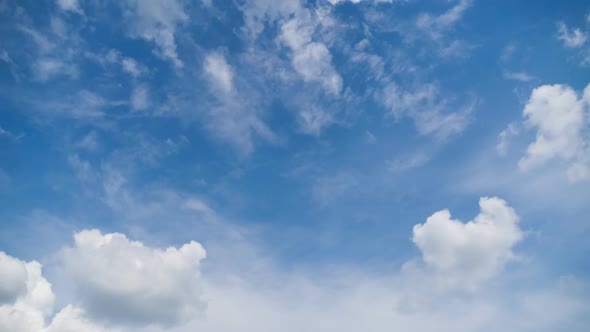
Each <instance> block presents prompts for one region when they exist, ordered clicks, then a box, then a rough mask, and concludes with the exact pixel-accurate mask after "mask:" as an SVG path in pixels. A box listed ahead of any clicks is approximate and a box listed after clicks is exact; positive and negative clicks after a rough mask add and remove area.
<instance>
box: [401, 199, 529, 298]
mask: <svg viewBox="0 0 590 332" xmlns="http://www.w3.org/2000/svg"><path fill="white" fill-rule="evenodd" d="M479 207H480V213H479V214H478V215H477V216H476V217H475V219H473V220H472V221H469V222H467V223H463V222H461V221H459V220H455V219H452V218H451V213H450V212H449V210H442V211H439V212H436V213H434V214H433V215H432V216H430V217H428V219H426V222H425V223H423V224H418V225H415V226H414V229H413V238H412V241H414V243H415V244H416V246H418V248H419V249H420V251H421V252H422V258H423V260H424V262H425V263H426V265H427V266H428V267H430V268H432V269H433V270H434V271H435V272H436V273H437V277H438V280H439V281H440V283H441V285H442V286H443V287H444V288H458V289H467V290H474V289H476V288H477V287H478V286H479V285H480V284H481V283H482V282H484V281H487V280H488V279H490V278H492V277H493V276H495V275H496V274H497V273H498V272H499V271H500V270H501V269H502V267H503V266H504V265H505V264H506V263H507V262H508V261H510V260H511V259H513V258H514V254H513V253H512V247H513V246H514V245H515V244H516V243H517V242H519V241H520V240H521V239H522V236H523V235H522V232H521V231H520V229H519V227H518V221H519V218H518V215H517V214H516V213H515V212H514V210H513V209H512V208H511V207H509V206H508V204H507V203H506V202H505V201H504V200H502V199H500V198H497V197H491V198H488V197H483V198H481V199H480V200H479Z"/></svg>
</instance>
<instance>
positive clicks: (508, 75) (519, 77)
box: [502, 71, 535, 82]
mask: <svg viewBox="0 0 590 332" xmlns="http://www.w3.org/2000/svg"><path fill="white" fill-rule="evenodd" d="M502 76H503V77H504V78H505V79H507V80H514V81H520V82H530V81H532V80H534V79H535V77H534V76H531V75H529V74H527V73H526V72H524V71H518V72H513V71H504V72H503V73H502Z"/></svg>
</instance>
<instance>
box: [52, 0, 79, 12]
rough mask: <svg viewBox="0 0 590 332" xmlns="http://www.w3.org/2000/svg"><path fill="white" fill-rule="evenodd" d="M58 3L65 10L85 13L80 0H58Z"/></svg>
mask: <svg viewBox="0 0 590 332" xmlns="http://www.w3.org/2000/svg"><path fill="white" fill-rule="evenodd" d="M57 5H58V6H59V8H60V9H61V10H63V11H71V12H74V13H78V14H83V12H82V9H81V8H80V3H79V2H78V0H57Z"/></svg>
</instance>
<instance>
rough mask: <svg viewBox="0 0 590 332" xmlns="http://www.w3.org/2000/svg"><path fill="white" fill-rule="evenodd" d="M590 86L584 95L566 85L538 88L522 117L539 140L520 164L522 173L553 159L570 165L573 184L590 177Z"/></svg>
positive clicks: (536, 139)
mask: <svg viewBox="0 0 590 332" xmlns="http://www.w3.org/2000/svg"><path fill="white" fill-rule="evenodd" d="M589 108H590V85H588V86H587V87H586V89H585V90H584V92H583V93H582V94H581V95H578V93H577V92H576V91H575V90H574V89H572V88H571V87H569V86H567V85H561V84H555V85H543V86H540V87H538V88H535V89H534V90H533V92H532V93H531V96H530V98H529V100H528V103H527V104H526V106H525V108H524V111H523V115H524V117H525V125H526V126H528V127H529V128H531V129H534V130H536V138H535V141H534V142H533V143H531V144H530V145H529V146H528V148H527V150H526V153H525V155H524V156H523V157H522V158H521V159H520V161H519V162H518V167H519V168H520V169H521V170H522V171H529V170H531V169H534V168H537V167H540V166H542V165H543V164H545V163H547V162H549V161H550V160H553V159H558V160H563V161H565V162H567V163H568V164H569V166H568V167H569V169H568V176H569V178H570V180H572V181H578V180H583V179H586V178H588V175H589V174H590V171H589V170H588V167H589V166H588V163H587V161H588V154H589V150H588V148H589V144H590V141H589V139H588V137H586V136H585V133H584V130H585V128H587V127H588V121H587V119H588V110H589Z"/></svg>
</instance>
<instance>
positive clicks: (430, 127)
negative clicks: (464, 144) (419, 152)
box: [376, 82, 474, 139]
mask: <svg viewBox="0 0 590 332" xmlns="http://www.w3.org/2000/svg"><path fill="white" fill-rule="evenodd" d="M376 97H377V99H378V100H379V102H380V103H382V104H383V105H384V106H385V107H387V108H388V109H389V111H390V114H391V115H392V116H393V117H395V118H396V119H399V118H401V117H404V116H407V117H410V118H411V119H413V120H414V123H415V125H416V128H417V130H418V132H419V133H420V134H423V135H434V136H436V137H438V138H440V139H446V138H447V137H449V136H452V135H454V134H458V133H461V132H462V131H463V129H465V127H466V126H467V124H468V123H469V116H470V114H471V111H472V109H473V107H474V104H471V105H467V106H464V107H463V108H462V109H461V110H459V111H456V112H448V111H447V110H446V109H447V108H448V105H447V104H448V103H449V102H448V100H446V99H445V98H443V97H441V96H440V92H439V89H438V87H437V86H436V85H433V84H425V85H421V86H418V87H417V88H416V89H415V90H414V91H409V90H404V89H402V88H400V87H399V86H398V85H397V84H395V83H393V82H392V83H389V84H388V85H387V86H385V88H383V90H382V91H381V92H380V93H379V94H378V95H377V96H376Z"/></svg>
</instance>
